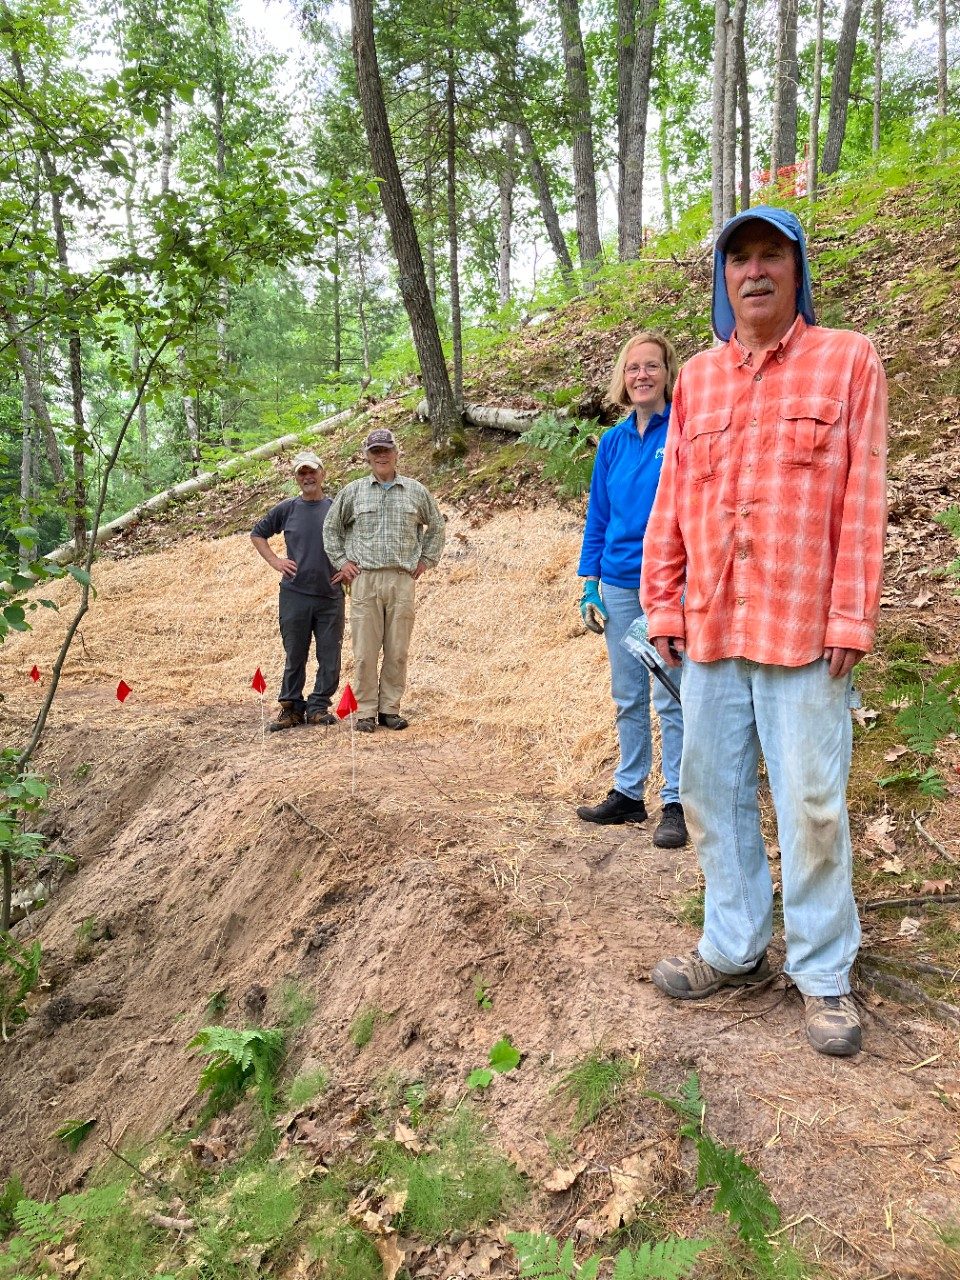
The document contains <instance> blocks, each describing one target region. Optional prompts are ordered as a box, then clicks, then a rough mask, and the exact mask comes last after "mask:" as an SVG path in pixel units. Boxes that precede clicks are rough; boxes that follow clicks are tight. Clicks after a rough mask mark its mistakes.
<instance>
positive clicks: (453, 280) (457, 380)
mask: <svg viewBox="0 0 960 1280" xmlns="http://www.w3.org/2000/svg"><path fill="white" fill-rule="evenodd" d="M451 25H452V19H451ZM454 72H455V65H454V55H453V49H452V48H451V49H448V50H447V92H446V111H447V245H448V247H449V252H450V263H449V270H450V333H451V337H452V340H453V399H454V403H455V404H456V406H457V410H458V412H459V411H460V410H461V406H462V405H463V329H462V318H461V315H460V239H459V235H458V228H457V118H456V105H457V102H456V85H455V82H454Z"/></svg>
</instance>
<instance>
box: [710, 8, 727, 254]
mask: <svg viewBox="0 0 960 1280" xmlns="http://www.w3.org/2000/svg"><path fill="white" fill-rule="evenodd" d="M713 10H714V12H713V98H712V108H713V127H712V130H711V134H710V167H711V169H712V179H711V202H710V203H711V210H712V223H713V235H714V238H716V237H717V236H718V235H719V234H720V228H721V227H722V226H723V106H724V85H725V82H726V75H727V17H728V16H729V12H730V6H729V3H728V0H716V4H715V5H714V7H713Z"/></svg>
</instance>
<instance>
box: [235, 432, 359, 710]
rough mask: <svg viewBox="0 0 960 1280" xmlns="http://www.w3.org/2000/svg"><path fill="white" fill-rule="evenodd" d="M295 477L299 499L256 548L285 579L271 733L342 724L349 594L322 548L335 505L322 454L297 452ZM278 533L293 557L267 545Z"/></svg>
mask: <svg viewBox="0 0 960 1280" xmlns="http://www.w3.org/2000/svg"><path fill="white" fill-rule="evenodd" d="M293 474H294V476H295V478H296V481H297V485H298V486H299V489H300V495H299V497H296V498H287V499H286V500H285V501H283V502H279V503H278V504H277V505H276V506H275V507H271V509H270V510H269V511H268V512H267V514H266V515H265V516H264V517H263V519H262V520H258V521H257V523H256V524H255V525H254V526H253V529H252V531H251V533H250V540H251V542H252V543H253V545H254V547H255V548H256V550H257V551H258V552H259V554H260V555H261V556H263V558H264V560H266V562H267V564H268V565H270V567H271V568H272V569H276V570H277V572H278V573H279V574H280V636H281V639H282V640H283V647H284V651H285V652H286V655H287V662H286V666H285V667H284V669H283V682H282V684H281V685H280V695H279V698H278V701H279V703H280V714H279V715H278V716H277V718H276V720H274V721H273V723H272V724H271V725H270V730H271V732H273V731H274V730H276V729H292V728H293V727H294V726H295V725H299V724H303V723H304V722H306V723H307V724H309V725H329V724H336V722H337V720H336V716H334V715H332V714H331V712H330V702H331V699H332V698H333V695H334V694H335V693H336V691H337V685H338V684H339V682H340V648H341V645H342V643H343V619H344V602H343V588H342V587H340V586H339V585H336V584H334V583H333V582H332V581H331V578H332V577H333V575H334V572H335V571H334V568H333V565H331V563H330V561H329V560H328V559H327V553H326V552H325V551H324V549H323V522H324V519H325V518H326V515H327V512H328V511H329V510H330V506H331V501H330V499H329V498H325V497H324V496H323V479H324V471H323V463H322V462H321V461H320V459H319V458H318V457H317V455H316V454H315V453H313V452H311V451H310V450H305V451H304V452H303V453H298V454H297V456H296V457H295V458H294V460H293ZM278 533H282V534H283V537H284V541H285V542H286V549H287V554H286V556H278V555H276V554H275V553H274V552H273V551H272V550H271V548H270V544H269V542H268V541H267V539H268V538H272V537H274V536H275V535H276V534H278ZM311 638H312V639H313V641H314V643H315V645H316V650H317V680H316V684H315V685H314V688H313V692H312V693H311V694H310V697H309V698H308V699H307V700H306V701H304V697H303V686H304V683H305V680H306V675H307V657H308V656H309V653H310V640H311Z"/></svg>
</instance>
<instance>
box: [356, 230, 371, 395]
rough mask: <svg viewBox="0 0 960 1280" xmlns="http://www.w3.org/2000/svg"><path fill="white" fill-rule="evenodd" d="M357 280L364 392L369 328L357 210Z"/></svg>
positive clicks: (368, 375)
mask: <svg viewBox="0 0 960 1280" xmlns="http://www.w3.org/2000/svg"><path fill="white" fill-rule="evenodd" d="M357 279H358V280H359V281H360V288H359V290H358V291H357V317H358V319H359V321H360V342H361V344H362V345H361V355H362V359H363V380H362V381H361V383H360V389H361V390H362V391H366V389H367V387H369V385H370V381H371V378H372V374H371V372H370V326H369V324H368V323H367V266H366V261H365V259H364V256H363V220H362V218H361V216H360V210H359V209H358V210H357Z"/></svg>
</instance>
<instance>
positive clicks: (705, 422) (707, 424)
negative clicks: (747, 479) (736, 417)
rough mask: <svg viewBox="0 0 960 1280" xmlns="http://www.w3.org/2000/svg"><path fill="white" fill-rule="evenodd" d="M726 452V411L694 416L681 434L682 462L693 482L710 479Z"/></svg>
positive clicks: (727, 445)
mask: <svg viewBox="0 0 960 1280" xmlns="http://www.w3.org/2000/svg"><path fill="white" fill-rule="evenodd" d="M729 449H730V410H729V409H715V410H712V411H711V412H710V413H697V414H694V415H693V416H692V417H691V418H690V419H689V420H688V421H687V424H686V430H685V432H684V459H685V463H686V466H687V467H688V468H689V471H690V478H691V479H692V480H694V481H695V482H696V483H701V482H703V481H705V480H710V479H712V477H713V476H715V475H716V473H717V470H718V469H719V467H720V464H721V463H722V462H723V460H724V459H725V458H726V456H727V453H728V452H729Z"/></svg>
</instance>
